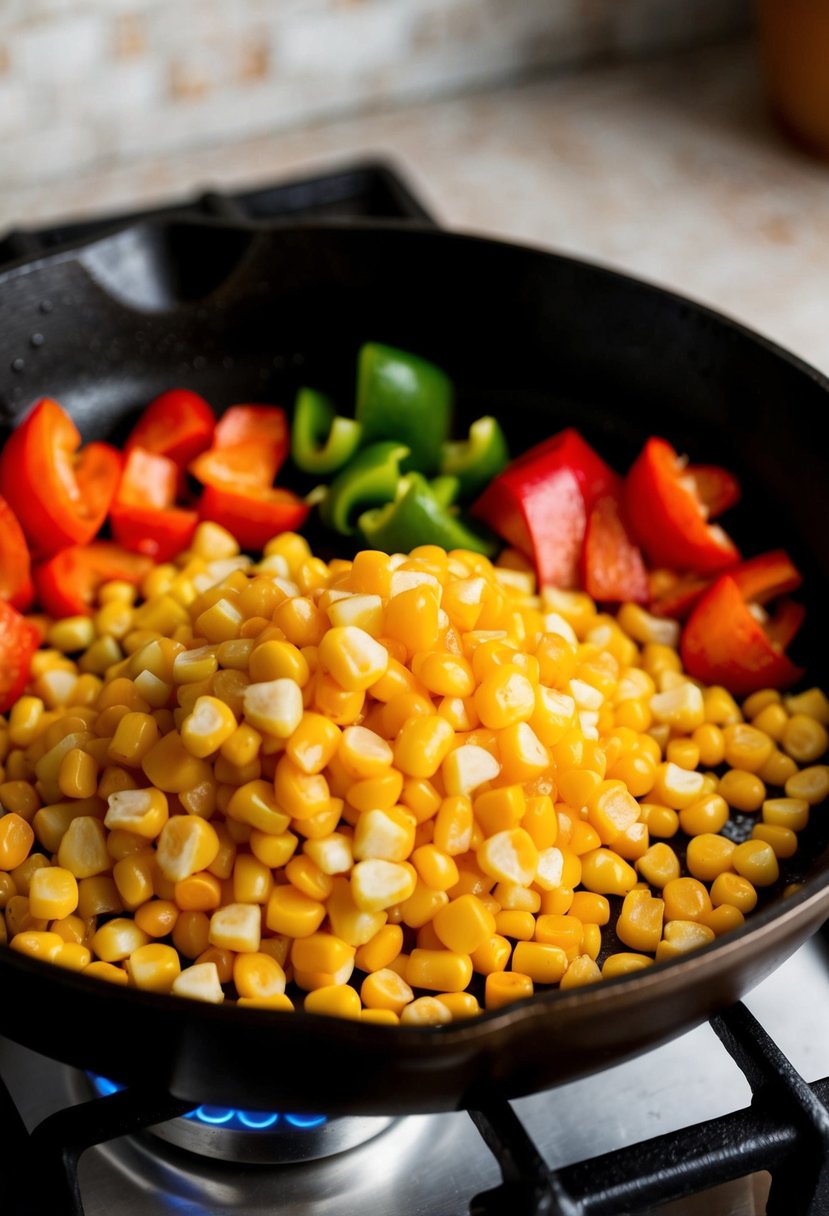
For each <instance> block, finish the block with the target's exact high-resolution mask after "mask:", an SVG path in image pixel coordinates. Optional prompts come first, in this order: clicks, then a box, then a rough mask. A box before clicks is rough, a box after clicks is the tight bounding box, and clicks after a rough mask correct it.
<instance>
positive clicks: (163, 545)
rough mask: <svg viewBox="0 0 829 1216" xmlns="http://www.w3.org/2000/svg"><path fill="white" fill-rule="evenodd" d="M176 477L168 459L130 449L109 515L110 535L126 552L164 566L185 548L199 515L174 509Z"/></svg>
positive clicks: (176, 469)
mask: <svg viewBox="0 0 829 1216" xmlns="http://www.w3.org/2000/svg"><path fill="white" fill-rule="evenodd" d="M178 473H179V470H178V468H177V467H176V465H175V463H174V462H173V461H172V460H170V459H169V458H168V457H167V456H159V455H156V454H155V453H153V452H147V451H145V449H144V448H139V447H135V448H133V449H132V451H131V452H130V454H129V456H128V457H127V463H126V466H125V468H124V476H123V477H122V479H121V484H120V486H119V487H118V493H117V495H116V498H115V502H114V503H113V504H112V511H111V512H110V524H111V527H112V535H113V536H114V537H115V539H116V540H117V541H118V542H119V543H120V544H122V545H123V546H124V548H125V549H131V550H132V551H133V552H134V553H142V554H144V556H145V557H151V558H153V559H154V560H155V561H159V562H166V561H169V560H170V558H172V557H175V556H176V554H178V553H181V551H182V550H183V549H186V548H187V546H188V544H189V543H190V540H191V538H192V536H193V533H194V531H195V530H196V525H197V523H198V513H197V512H196V511H186V510H184V509H183V508H181V507H174V506H173V503H174V502H175V496H176V485H177V482H178Z"/></svg>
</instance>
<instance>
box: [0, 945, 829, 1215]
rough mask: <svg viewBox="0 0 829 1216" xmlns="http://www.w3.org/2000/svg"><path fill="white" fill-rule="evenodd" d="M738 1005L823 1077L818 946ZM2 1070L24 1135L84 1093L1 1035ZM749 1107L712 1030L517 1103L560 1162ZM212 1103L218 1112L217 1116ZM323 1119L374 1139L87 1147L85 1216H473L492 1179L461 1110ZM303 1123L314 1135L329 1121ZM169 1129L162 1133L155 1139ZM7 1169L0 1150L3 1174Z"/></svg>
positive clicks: (744, 1193)
mask: <svg viewBox="0 0 829 1216" xmlns="http://www.w3.org/2000/svg"><path fill="white" fill-rule="evenodd" d="M746 1003H747V1004H748V1005H749V1006H750V1008H751V1010H752V1012H753V1013H754V1014H755V1016H756V1017H758V1019H759V1020H760V1021H761V1022H762V1024H763V1025H764V1026H765V1028H766V1029H767V1030H768V1032H769V1033H770V1034H771V1035H772V1036H773V1037H774V1038H775V1039H776V1041H777V1042H778V1044H779V1046H780V1047H781V1048H782V1050H783V1051H784V1052H786V1054H788V1055H789V1057H790V1058H791V1059H792V1062H793V1063H794V1065H795V1067H797V1068H798V1069H799V1070H800V1072H801V1073H802V1074H803V1075H804V1076H805V1077H806V1079H807V1080H816V1079H818V1078H820V1077H824V1076H827V1075H829V1033H827V1031H826V1027H825V1016H824V1013H823V1011H824V1010H825V1009H826V1008H827V1005H829V957H827V950H826V947H825V944H824V943H823V941H822V940H821V939H820V938H815V939H812V940H811V941H810V942H808V943H807V944H806V945H805V946H803V947H802V948H801V949H800V950H799V951H797V953H796V954H795V955H793V956H792V958H791V959H789V960H788V961H787V962H786V963H785V964H783V966H781V967H780V968H779V969H778V970H777V971H776V972H775V973H774V974H773V975H772V976H771V977H770V978H769V979H767V980H766V981H765V982H764V983H763V984H761V985H760V986H759V987H758V988H757V989H755V991H754V992H753V993H752V994H751V995H750V996H749V997H748V998H747V1001H746ZM0 1075H2V1077H3V1078H4V1080H5V1081H6V1083H7V1085H8V1087H9V1089H10V1091H11V1093H12V1095H13V1097H14V1098H15V1101H16V1102H17V1103H18V1105H19V1108H20V1110H21V1114H22V1115H23V1118H24V1120H25V1122H26V1124H27V1126H29V1127H30V1128H31V1127H33V1126H35V1125H36V1124H37V1123H38V1122H39V1121H40V1120H41V1119H42V1118H44V1117H45V1116H46V1115H48V1114H49V1113H51V1112H52V1111H53V1110H56V1109H58V1108H60V1107H63V1106H67V1105H70V1104H72V1103H73V1102H77V1101H80V1100H83V1099H84V1098H85V1097H87V1096H88V1095H89V1094H90V1093H91V1092H92V1090H91V1087H90V1085H89V1083H88V1082H87V1080H86V1078H85V1077H84V1076H83V1075H82V1074H78V1073H76V1072H74V1071H73V1070H71V1069H68V1068H66V1067H65V1066H63V1065H61V1064H58V1063H56V1062H54V1061H51V1060H48V1059H47V1058H46V1057H44V1056H40V1055H36V1054H35V1053H33V1052H30V1051H28V1050H26V1049H25V1048H21V1047H19V1046H17V1045H15V1044H12V1043H10V1042H9V1041H8V1040H0ZM99 1092H100V1091H99ZM749 1100H750V1092H749V1088H748V1084H747V1082H746V1081H745V1078H744V1077H743V1075H742V1074H741V1073H740V1072H739V1070H738V1069H737V1067H736V1065H735V1064H734V1063H733V1062H732V1060H731V1058H730V1057H729V1056H728V1055H727V1053H726V1052H725V1051H724V1049H723V1048H722V1046H721V1044H720V1042H719V1040H718V1039H717V1038H716V1036H715V1034H714V1032H713V1031H712V1030H711V1028H710V1027H708V1026H702V1027H699V1028H697V1029H696V1030H693V1031H691V1032H690V1033H688V1034H685V1035H683V1036H682V1037H681V1038H679V1039H676V1040H674V1041H672V1042H671V1043H668V1044H666V1045H664V1046H662V1047H659V1048H657V1049H655V1050H654V1051H651V1052H650V1053H648V1054H646V1055H644V1056H641V1057H639V1058H638V1059H635V1060H631V1061H628V1062H627V1063H625V1064H622V1065H618V1066H616V1067H614V1068H611V1069H608V1070H607V1071H605V1072H603V1073H598V1074H595V1075H594V1076H591V1077H588V1078H586V1079H584V1080H582V1081H578V1082H573V1083H571V1084H568V1085H564V1086H561V1087H560V1088H558V1089H555V1090H550V1091H547V1092H545V1093H540V1094H535V1095H533V1096H532V1097H529V1098H523V1099H520V1100H518V1101H516V1102H514V1103H513V1106H514V1109H515V1111H516V1113H517V1114H518V1116H519V1118H520V1119H521V1120H522V1122H523V1124H524V1126H525V1127H526V1129H527V1131H528V1132H529V1134H530V1136H531V1137H532V1139H533V1140H534V1142H535V1143H536V1145H537V1146H538V1148H539V1150H540V1151H541V1153H542V1155H543V1157H544V1159H545V1160H546V1162H547V1164H548V1165H549V1166H550V1167H553V1168H555V1167H561V1166H565V1165H568V1164H570V1163H572V1162H574V1161H580V1160H584V1159H587V1158H590V1157H594V1156H597V1155H599V1154H601V1153H604V1152H607V1151H610V1150H612V1149H614V1148H620V1147H624V1146H629V1145H632V1144H636V1143H639V1142H641V1141H644V1140H647V1139H650V1138H651V1137H654V1136H657V1135H661V1134H662V1133H665V1132H669V1131H674V1130H676V1129H679V1128H682V1127H688V1126H690V1125H692V1124H695V1123H698V1122H701V1121H703V1120H706V1119H710V1118H715V1117H717V1116H718V1115H722V1114H726V1113H727V1112H729V1111H732V1110H738V1109H741V1108H743V1107H745V1106H747V1105H748V1103H749ZM207 1109H208V1113H209V1114H211V1115H212V1117H214V1118H219V1117H222V1112H219V1111H218V1110H215V1109H213V1108H207ZM319 1119H322V1116H319ZM174 1122H175V1123H178V1124H181V1123H186V1122H188V1121H187V1120H176V1121H174ZM328 1123H329V1124H330V1126H333V1127H336V1125H337V1124H338V1123H341V1124H342V1125H343V1127H344V1128H347V1125H349V1124H351V1125H352V1126H356V1125H358V1124H369V1123H372V1124H374V1127H373V1128H372V1129H368V1130H371V1131H373V1132H374V1133H379V1134H374V1135H373V1137H372V1138H371V1139H370V1140H368V1141H367V1142H365V1143H362V1144H361V1145H360V1146H359V1147H352V1148H346V1147H343V1151H337V1152H336V1155H334V1156H328V1157H326V1158H325V1159H322V1160H306V1161H303V1162H300V1163H298V1164H292V1165H279V1166H274V1165H262V1164H258V1165H254V1164H239V1163H231V1162H228V1161H223V1160H220V1159H216V1158H215V1156H214V1157H210V1156H206V1157H205V1156H196V1155H195V1154H194V1153H193V1152H188V1151H184V1150H183V1149H181V1148H179V1147H176V1146H175V1145H174V1144H171V1143H169V1142H167V1141H166V1140H162V1139H160V1138H159V1137H158V1135H156V1134H153V1132H146V1133H143V1134H141V1135H139V1136H135V1137H125V1138H122V1139H120V1140H116V1141H113V1142H111V1143H110V1144H108V1145H102V1146H99V1147H96V1148H93V1149H91V1150H89V1151H88V1152H87V1153H85V1154H84V1156H83V1157H82V1159H81V1166H80V1182H81V1192H82V1195H83V1199H84V1205H85V1212H86V1216H109V1214H110V1213H111V1212H113V1211H117V1212H118V1213H119V1216H158V1214H159V1213H162V1212H174V1211H186V1212H188V1213H189V1214H190V1216H208V1214H209V1216H215V1214H216V1213H222V1214H223V1216H224V1214H226V1216H266V1213H267V1214H268V1216H272V1213H273V1212H274V1211H279V1212H280V1213H283V1214H290V1216H335V1214H336V1216H352V1214H355V1213H356V1214H358V1216H397V1214H399V1216H404V1214H405V1216H467V1213H468V1212H469V1204H470V1201H471V1199H472V1198H473V1196H475V1195H477V1194H479V1193H480V1192H482V1191H486V1190H488V1189H490V1188H493V1187H496V1186H497V1185H498V1183H499V1182H500V1176H499V1172H498V1168H497V1166H496V1163H495V1160H494V1158H493V1157H492V1156H491V1155H490V1153H489V1150H488V1149H487V1148H486V1147H485V1145H484V1143H483V1141H482V1140H481V1139H480V1137H479V1135H478V1133H477V1132H476V1130H475V1128H474V1126H473V1124H472V1121H471V1120H470V1119H469V1117H468V1115H467V1114H466V1113H465V1112H459V1113H455V1114H447V1115H423V1116H411V1117H408V1118H404V1119H399V1120H395V1121H392V1120H361V1119H356V1120H350V1119H343V1120H337V1119H333V1120H330V1121H328ZM306 1124H307V1125H306V1127H305V1129H304V1130H305V1131H307V1132H308V1133H309V1135H311V1136H312V1135H314V1134H316V1135H318V1134H319V1132H320V1128H322V1127H323V1126H324V1125H323V1124H322V1123H318V1124H316V1125H314V1124H313V1123H312V1122H311V1121H308V1120H306ZM380 1124H387V1125H388V1126H384V1127H383V1128H380ZM170 1126H171V1124H167V1125H162V1127H161V1129H160V1130H161V1131H162V1134H164V1127H167V1128H169V1127H170ZM156 1130H159V1129H156ZM293 1130H294V1131H295V1132H296V1133H297V1135H301V1133H302V1131H303V1129H302V1128H301V1127H299V1126H294V1127H293ZM347 1139H348V1136H347V1135H346V1136H345V1140H347ZM311 1143H312V1140H311V1139H309V1141H308V1144H309V1145H310V1144H311ZM7 1164H8V1163H4V1162H2V1147H0V1167H2V1166H3V1165H7ZM712 1181H713V1180H712ZM767 1191H768V1176H767V1175H765V1174H756V1175H753V1176H750V1177H748V1178H744V1179H741V1180H738V1181H736V1182H733V1183H729V1184H727V1185H720V1186H716V1187H714V1188H713V1189H710V1190H707V1191H706V1192H705V1193H704V1194H702V1195H698V1196H695V1197H689V1198H686V1199H683V1200H681V1201H679V1202H676V1203H673V1204H670V1205H668V1206H666V1207H662V1208H660V1209H659V1212H660V1213H662V1214H663V1216H665V1214H666V1213H668V1214H670V1216H680V1214H681V1216H703V1213H704V1214H705V1216H726V1214H727V1216H759V1214H760V1213H762V1212H763V1211H764V1209H765V1198H766V1195H767ZM55 1216H59V1214H55ZM61 1216H62V1214H61Z"/></svg>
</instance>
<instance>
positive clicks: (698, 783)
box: [651, 762, 705, 811]
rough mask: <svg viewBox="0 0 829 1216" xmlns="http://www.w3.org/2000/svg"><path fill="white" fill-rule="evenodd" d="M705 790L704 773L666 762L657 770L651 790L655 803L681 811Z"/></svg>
mask: <svg viewBox="0 0 829 1216" xmlns="http://www.w3.org/2000/svg"><path fill="white" fill-rule="evenodd" d="M704 792H705V782H704V778H703V775H702V773H698V772H689V771H688V770H687V769H684V768H679V766H678V765H676V764H671V763H669V762H666V763H664V764H660V765H658V767H657V770H656V779H655V781H654V784H653V789H652V790H651V797H652V799H653V801H654V802H655V803H658V804H661V805H662V806H667V807H670V808H671V809H672V810H675V811H681V810H683V808H684V807H686V806H690V805H691V803H692V802H695V801H696V800H697V799H698V798H699V797H700V796H701V795H702V794H703V793H704Z"/></svg>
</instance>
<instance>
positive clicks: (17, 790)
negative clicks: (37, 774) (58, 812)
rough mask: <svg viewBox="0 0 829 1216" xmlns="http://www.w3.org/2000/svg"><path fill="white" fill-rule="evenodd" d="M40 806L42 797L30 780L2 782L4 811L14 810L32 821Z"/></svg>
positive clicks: (0, 801)
mask: <svg viewBox="0 0 829 1216" xmlns="http://www.w3.org/2000/svg"><path fill="white" fill-rule="evenodd" d="M93 793H94V790H93ZM70 796H71V795H70ZM39 806H40V798H39V797H38V793H37V790H36V789H35V787H34V786H33V785H32V783H31V782H30V781H3V782H0V808H2V810H3V811H13V812H14V813H15V814H16V815H19V816H20V818H21V819H25V820H26V822H27V823H31V821H32V818H33V816H34V814H35V811H37V809H38V807H39Z"/></svg>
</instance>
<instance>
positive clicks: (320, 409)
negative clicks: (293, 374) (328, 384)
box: [291, 388, 363, 473]
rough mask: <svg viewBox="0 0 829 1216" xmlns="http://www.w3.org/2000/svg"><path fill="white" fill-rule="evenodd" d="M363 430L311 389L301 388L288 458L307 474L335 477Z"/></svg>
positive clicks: (353, 450) (357, 444)
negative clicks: (324, 474) (290, 457)
mask: <svg viewBox="0 0 829 1216" xmlns="http://www.w3.org/2000/svg"><path fill="white" fill-rule="evenodd" d="M362 433H363V428H362V427H361V426H360V424H359V422H357V421H356V420H355V419H354V418H344V417H342V416H341V415H339V414H337V411H336V409H335V408H334V403H333V402H332V401H331V399H330V397H326V395H325V394H324V393H319V392H317V391H316V389H313V388H301V389H300V390H299V392H298V393H297V397H296V403H295V405H294V417H293V422H292V424H291V456H292V457H293V459H294V464H296V465H298V466H299V468H301V469H302V470H303V471H304V472H306V473H336V471H337V469H341V468H342V467H343V465H344V464H347V463H348V461H349V460H350V459H351V457H352V456H353V455H354V453H355V452H356V451H357V448H358V447H359V445H360V438H361V436H362Z"/></svg>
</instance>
